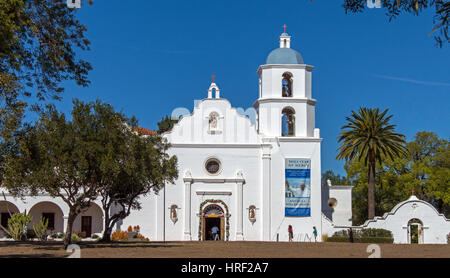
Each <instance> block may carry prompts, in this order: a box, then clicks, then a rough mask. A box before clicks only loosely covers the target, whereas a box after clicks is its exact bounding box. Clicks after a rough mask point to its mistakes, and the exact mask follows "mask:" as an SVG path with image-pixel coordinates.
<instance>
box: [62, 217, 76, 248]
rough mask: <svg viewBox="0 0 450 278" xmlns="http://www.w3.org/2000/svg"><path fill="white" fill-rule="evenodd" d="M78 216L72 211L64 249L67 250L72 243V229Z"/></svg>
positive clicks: (68, 220) (68, 221)
mask: <svg viewBox="0 0 450 278" xmlns="http://www.w3.org/2000/svg"><path fill="white" fill-rule="evenodd" d="M76 216H77V215H76V214H75V212H74V211H73V210H72V209H70V211H69V218H68V219H67V228H66V235H65V237H64V249H67V247H68V246H69V245H70V244H71V243H72V227H73V222H74V221H75V217H76Z"/></svg>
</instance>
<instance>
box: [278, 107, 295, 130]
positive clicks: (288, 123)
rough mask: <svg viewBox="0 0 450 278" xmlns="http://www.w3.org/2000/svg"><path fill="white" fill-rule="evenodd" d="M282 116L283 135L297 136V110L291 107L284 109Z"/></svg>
mask: <svg viewBox="0 0 450 278" xmlns="http://www.w3.org/2000/svg"><path fill="white" fill-rule="evenodd" d="M281 113H282V118H281V136H295V111H294V109H292V108H291V107H286V108H284V109H283V111H282V112H281Z"/></svg>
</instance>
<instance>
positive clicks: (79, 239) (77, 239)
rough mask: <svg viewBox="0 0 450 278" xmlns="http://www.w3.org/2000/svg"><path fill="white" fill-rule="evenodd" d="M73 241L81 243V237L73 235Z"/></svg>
mask: <svg viewBox="0 0 450 278" xmlns="http://www.w3.org/2000/svg"><path fill="white" fill-rule="evenodd" d="M71 240H72V242H77V241H81V237H79V236H78V235H77V234H72V237H71Z"/></svg>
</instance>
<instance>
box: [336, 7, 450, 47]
mask: <svg viewBox="0 0 450 278" xmlns="http://www.w3.org/2000/svg"><path fill="white" fill-rule="evenodd" d="M372 2H375V1H373V0H372ZM380 3H381V6H382V8H383V9H384V10H385V12H386V15H387V16H388V17H389V20H392V19H394V18H396V17H398V16H399V15H400V14H401V13H411V14H414V15H419V14H421V13H423V12H424V11H425V10H426V9H428V8H433V9H434V10H435V15H434V18H433V23H434V25H435V26H434V27H433V29H432V30H431V31H430V34H432V33H435V32H436V31H438V34H437V35H435V37H434V38H435V40H436V42H437V44H438V46H440V47H442V45H443V44H444V42H447V43H450V34H449V32H448V28H449V26H450V2H449V1H447V0H380ZM343 6H344V8H345V12H346V13H360V12H363V11H364V10H365V9H366V8H368V7H367V0H344V4H343Z"/></svg>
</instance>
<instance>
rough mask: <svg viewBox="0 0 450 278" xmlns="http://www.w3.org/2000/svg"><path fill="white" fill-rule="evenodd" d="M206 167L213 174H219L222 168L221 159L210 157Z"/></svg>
mask: <svg viewBox="0 0 450 278" xmlns="http://www.w3.org/2000/svg"><path fill="white" fill-rule="evenodd" d="M205 169H206V171H207V172H208V173H209V174H211V175H217V174H219V172H220V170H221V164H220V161H219V160H218V159H216V158H210V159H208V160H207V161H206V163H205Z"/></svg>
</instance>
